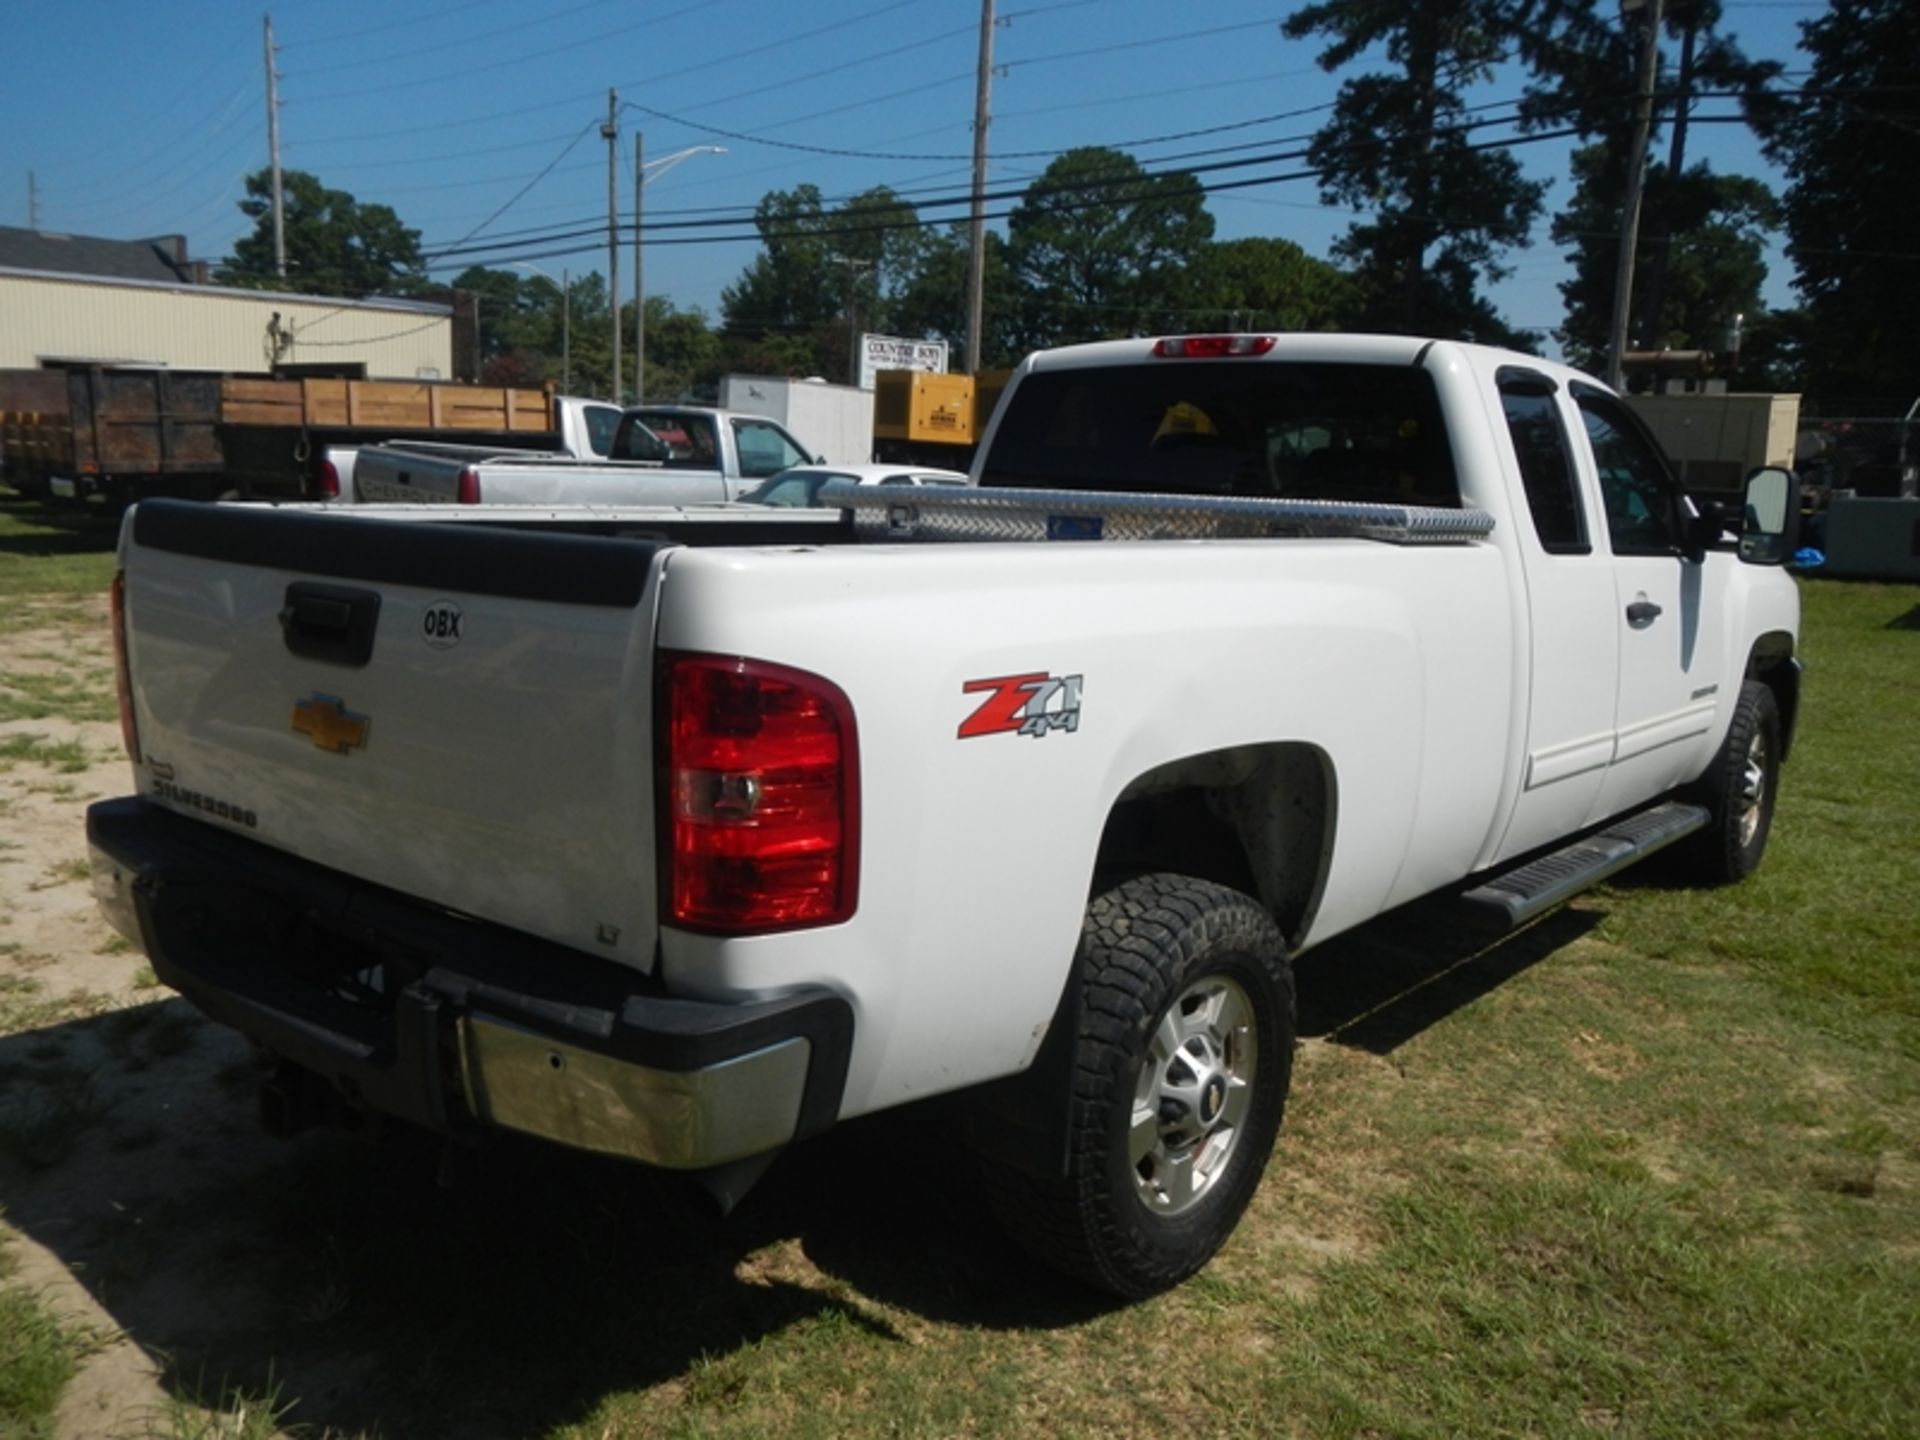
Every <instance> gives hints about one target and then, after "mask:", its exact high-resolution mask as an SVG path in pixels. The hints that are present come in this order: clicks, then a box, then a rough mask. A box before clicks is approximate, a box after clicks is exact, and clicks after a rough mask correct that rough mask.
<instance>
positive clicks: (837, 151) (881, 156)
mask: <svg viewBox="0 0 1920 1440" xmlns="http://www.w3.org/2000/svg"><path fill="white" fill-rule="evenodd" d="M1285 73H1287V74H1294V75H1297V74H1303V73H1306V72H1304V71H1297V70H1296V71H1288V72H1285ZM970 77H971V72H963V78H970ZM1275 78H1280V77H1275ZM900 93H902V94H907V93H911V92H907V91H902V92H900ZM886 98H888V99H892V98H894V97H892V96H888V97H886ZM1335 103H1337V102H1334V101H1328V102H1327V103H1326V104H1324V105H1309V106H1306V107H1304V108H1302V109H1299V110H1280V111H1276V112H1275V113H1273V114H1271V115H1260V116H1256V117H1255V118H1254V119H1251V120H1234V121H1230V122H1228V123H1226V124H1223V125H1207V126H1202V127H1201V128H1199V129H1194V130H1175V131H1172V132H1170V133H1168V134H1165V135H1148V136H1137V137H1134V138H1131V139H1126V140H1111V141H1106V142H1103V144H1104V148H1106V149H1110V150H1130V149H1133V148H1135V147H1137V146H1149V145H1169V144H1172V143H1173V142H1174V141H1176V140H1191V139H1196V138H1198V137H1200V136H1202V135H1223V134H1225V133H1227V132H1228V131H1232V130H1250V129H1252V128H1254V127H1255V126H1257V125H1270V124H1272V123H1273V122H1274V121H1276V120H1291V119H1297V118H1298V117H1299V116H1302V115H1311V114H1313V113H1314V112H1315V111H1319V110H1330V109H1332V108H1333V106H1334V104H1335ZM622 108H623V109H627V110H637V111H639V112H640V113H641V114H642V115H648V116H651V117H653V118H654V119H656V120H667V121H671V122H672V123H674V124H676V125H685V126H686V127H687V128H688V129H689V130H699V131H701V132H702V133H704V134H708V135H718V136H722V137H724V138H726V139H729V140H739V141H741V142H742V143H745V144H753V145H768V146H771V147H772V148H774V149H776V150H799V151H803V152H805V153H806V154H809V155H830V156H835V157H839V158H842V159H848V160H910V161H914V162H916V163H921V162H925V163H932V162H937V161H952V162H956V163H957V162H961V161H966V160H970V159H972V158H973V157H972V156H971V155H965V154H901V153H899V152H893V151H883V150H848V149H842V148H840V147H837V146H831V145H804V144H801V143H800V142H798V141H795V140H771V139H768V138H767V137H766V136H765V135H764V134H759V133H748V132H746V131H742V130H724V129H722V128H721V127H719V126H718V125H706V124H703V123H701V122H700V121H698V120H689V119H687V118H686V117H685V116H683V115H676V114H673V113H672V112H670V111H666V110H655V109H652V108H650V107H648V106H645V105H641V104H637V103H636V102H634V101H628V102H627V103H626V105H625V106H623V107H622ZM833 113H834V112H833V111H830V110H829V111H822V112H820V114H822V115H830V114H833ZM818 118H820V116H819V115H807V116H803V117H801V120H814V119H818ZM801 120H793V121H780V122H777V123H778V124H780V125H790V124H799V123H801ZM1077 148H1080V147H1077V146H1068V147H1066V148H1065V149H1053V150H1002V151H1000V152H999V153H997V154H996V155H995V156H994V157H993V158H994V159H995V160H1035V159H1042V158H1046V157H1050V156H1057V155H1064V154H1066V153H1067V150H1069V149H1077Z"/></svg>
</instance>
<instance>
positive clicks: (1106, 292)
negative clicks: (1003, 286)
mask: <svg viewBox="0 0 1920 1440" xmlns="http://www.w3.org/2000/svg"><path fill="white" fill-rule="evenodd" d="M1212 238H1213V217H1212V216H1211V215H1209V214H1208V213H1207V208H1206V199H1205V193H1204V192H1203V191H1202V190H1201V188H1200V183H1199V182H1198V181H1197V180H1195V179H1194V178H1193V176H1192V175H1190V174H1186V173H1184V172H1182V173H1174V174H1164V175H1149V174H1148V173H1147V172H1146V171H1145V170H1143V169H1142V168H1141V166H1140V162H1139V161H1137V160H1135V159H1134V158H1133V157H1132V156H1131V155H1127V154H1124V153H1122V152H1121V151H1118V150H1108V149H1104V148H1100V147H1087V148H1083V149H1079V150H1069V151H1068V152H1067V153H1066V154H1064V155H1061V156H1059V157H1058V158H1057V159H1055V160H1054V161H1053V163H1052V164H1050V165H1048V166H1047V168H1046V170H1045V171H1044V172H1043V173H1042V174H1041V176H1040V178H1039V179H1038V180H1036V181H1034V182H1033V184H1032V185H1030V186H1028V187H1027V190H1026V193H1025V194H1023V195H1022V196H1021V197H1020V203H1019V205H1017V206H1016V207H1015V208H1014V210H1013V212H1012V214H1011V215H1009V216H1008V218H1007V249H1008V255H1007V259H1008V264H1009V268H1010V270H1011V272H1012V279H1013V283H1014V285H1015V286H1016V287H1017V289H1018V292H1019V295H1020V299H1021V306H1020V309H1021V318H1020V323H1019V331H1018V339H1019V342H1020V345H1021V346H1022V347H1025V348H1036V347H1039V346H1043V345H1063V344H1071V343H1073V342H1075V341H1081V340H1101V339H1110V338H1113V337H1116V336H1123V335H1134V334H1139V333H1142V332H1147V331H1154V330H1180V329H1184V328H1186V326H1185V324H1184V319H1185V311H1186V309H1187V301H1188V299H1189V294H1188V278H1189V277H1188V267H1189V266H1190V265H1191V263H1192V261H1193V259H1194V257H1195V256H1196V255H1198V254H1199V253H1200V251H1201V249H1202V247H1204V246H1205V245H1206V243H1207V242H1208V241H1209V240H1211V239H1212Z"/></svg>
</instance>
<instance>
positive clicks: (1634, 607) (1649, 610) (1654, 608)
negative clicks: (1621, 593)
mask: <svg viewBox="0 0 1920 1440" xmlns="http://www.w3.org/2000/svg"><path fill="white" fill-rule="evenodd" d="M1659 613H1660V607H1659V606H1658V605H1656V604H1654V603H1653V601H1651V600H1649V599H1647V597H1646V596H1644V595H1642V596H1640V598H1639V599H1637V600H1635V601H1634V602H1633V603H1632V604H1631V605H1629V606H1627V624H1629V625H1631V626H1632V627H1633V628H1634V629H1636V630H1644V629H1646V628H1647V626H1649V625H1651V624H1652V623H1653V622H1654V618H1655V617H1656V616H1658V615H1659Z"/></svg>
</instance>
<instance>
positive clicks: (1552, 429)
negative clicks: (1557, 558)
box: [1498, 366, 1593, 555]
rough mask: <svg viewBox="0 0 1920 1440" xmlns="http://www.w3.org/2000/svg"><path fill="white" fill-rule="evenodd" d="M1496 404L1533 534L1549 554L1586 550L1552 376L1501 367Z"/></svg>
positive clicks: (1577, 490)
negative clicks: (1511, 446) (1509, 441)
mask: <svg viewBox="0 0 1920 1440" xmlns="http://www.w3.org/2000/svg"><path fill="white" fill-rule="evenodd" d="M1498 381H1499V386H1500V408H1501V409H1502V411H1503V412H1505V415H1506V419H1507V435H1508V438H1510V439H1511V440H1512V441H1513V458H1514V461H1515V463H1516V464H1517V465H1518V467H1519V470H1520V483H1521V485H1522V487H1523V488H1524V489H1525V490H1526V494H1527V509H1528V510H1529V511H1530V512H1532V515H1533V530H1534V534H1536V535H1537V536H1539V538H1540V548H1541V549H1543V550H1545V551H1546V552H1547V553H1548V554H1549V555H1589V554H1592V553H1593V546H1592V544H1591V543H1589V542H1588V540H1587V517H1586V511H1585V507H1583V506H1582V505H1581V503H1580V482H1579V479H1578V477H1577V476H1576V475H1575V473H1574V468H1573V452H1572V449H1571V447H1570V446H1569V445H1568V443H1567V428H1566V426H1565V424H1564V423H1562V421H1561V419H1560V405H1559V402H1558V400H1557V399H1556V397H1555V386H1554V383H1553V381H1551V380H1549V379H1548V378H1547V377H1546V376H1544V375H1542V374H1540V373H1539V372H1538V371H1534V370H1523V369H1520V368H1518V367H1511V366H1510V367H1507V368H1505V369H1502V370H1501V371H1500V374H1499V376H1498Z"/></svg>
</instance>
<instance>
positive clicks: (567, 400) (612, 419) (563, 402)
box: [315, 395, 621, 504]
mask: <svg viewBox="0 0 1920 1440" xmlns="http://www.w3.org/2000/svg"><path fill="white" fill-rule="evenodd" d="M620 414H621V411H620V407H619V406H618V405H609V404H608V403H607V402H606V401H604V400H589V399H587V398H585V397H584V396H580V395H556V396H554V397H553V421H554V428H553V429H552V430H551V431H550V432H545V433H539V434H529V436H528V437H527V438H528V441H529V444H530V445H531V446H534V447H536V448H533V449H530V450H526V451H522V450H513V451H502V449H501V447H500V446H498V445H475V444H473V443H471V442H470V441H458V440H426V439H410V440H388V441H384V442H382V443H380V444H378V445H329V446H327V447H326V450H325V452H324V454H323V455H322V456H321V460H320V468H319V479H318V482H317V484H316V487H315V488H316V489H317V490H318V491H319V493H320V496H321V498H322V499H323V500H327V501H331V502H334V503H343V504H352V503H353V502H354V501H356V500H358V499H360V498H361V496H360V488H359V483H358V472H359V466H360V457H361V456H363V455H381V456H384V455H386V454H389V453H394V452H398V453H404V454H409V455H431V456H434V457H435V459H436V461H437V462H439V463H446V462H450V461H451V462H456V465H455V473H456V474H457V473H458V465H459V464H466V463H470V462H472V461H475V460H487V459H492V458H493V457H495V456H497V455H500V454H503V453H505V454H514V455H522V454H532V455H534V456H536V457H537V458H544V459H545V460H547V461H548V462H549V463H551V462H552V461H554V460H555V459H556V458H562V459H568V460H595V459H605V458H606V456H607V452H608V451H609V450H610V449H612V447H613V436H614V431H615V430H616V429H618V428H619V424H620ZM384 498H401V499H413V498H414V497H413V496H411V495H402V496H399V497H384Z"/></svg>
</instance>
